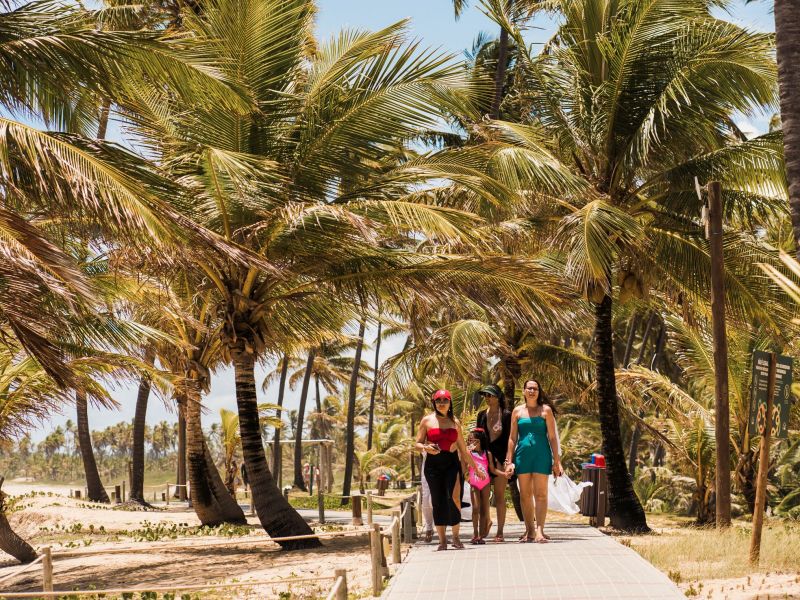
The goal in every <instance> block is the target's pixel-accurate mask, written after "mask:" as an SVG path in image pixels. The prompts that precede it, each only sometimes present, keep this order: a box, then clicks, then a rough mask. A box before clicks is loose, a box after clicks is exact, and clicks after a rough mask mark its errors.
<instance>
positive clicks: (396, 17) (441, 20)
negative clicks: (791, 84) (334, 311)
mask: <svg viewBox="0 0 800 600" xmlns="http://www.w3.org/2000/svg"><path fill="white" fill-rule="evenodd" d="M476 4H477V3H475V2H472V3H471V6H470V7H469V8H468V9H467V10H466V11H465V13H464V14H463V15H462V16H461V18H460V19H459V20H458V21H456V20H455V19H454V17H453V8H452V3H451V2H450V1H449V0H404V1H401V2H395V1H392V2H388V1H386V0H320V1H319V13H318V16H317V31H318V34H317V35H318V37H319V38H321V39H325V38H328V37H330V36H332V35H334V34H335V33H336V32H338V31H339V30H340V29H342V28H357V29H370V30H375V29H380V28H383V27H386V26H387V25H390V24H392V23H395V22H397V21H400V20H401V19H406V18H408V19H409V25H408V30H409V35H410V36H411V37H413V38H418V39H420V40H421V41H422V42H423V45H425V46H428V47H435V48H441V49H442V50H443V51H445V52H450V53H453V54H456V55H461V54H462V53H463V52H464V50H466V49H468V48H470V47H471V46H472V42H473V40H474V39H475V37H476V36H477V34H478V33H479V32H480V31H487V32H489V33H493V32H495V31H496V30H497V26H496V25H495V24H494V23H493V22H492V21H490V20H489V19H488V18H487V17H486V16H485V15H484V14H482V13H481V11H480V10H479V8H477V6H476ZM771 5H772V3H771V2H768V1H766V0H764V1H756V2H753V3H751V4H749V5H745V4H744V2H743V0H735V1H734V2H732V3H731V5H730V8H729V13H728V14H727V15H723V14H720V16H725V17H726V18H728V19H730V20H732V21H734V22H736V23H738V24H740V25H743V26H745V27H748V28H751V29H755V30H759V31H772V30H773V28H774V23H773V16H772V14H771V12H770V7H771ZM554 27H555V24H554V23H553V22H552V21H551V20H549V19H547V18H545V17H539V18H537V19H536V20H535V21H534V22H533V27H532V28H531V30H530V31H528V33H527V39H528V41H529V42H530V43H532V44H540V43H542V42H543V41H545V40H546V39H547V38H548V37H549V36H550V35H551V34H552V32H553V30H554ZM765 123H766V119H765V118H763V119H757V120H756V121H754V122H753V123H752V127H753V129H755V130H758V129H762V130H763V129H764V128H765ZM374 335H375V332H374V331H373V332H372V333H371V334H370V333H369V332H368V339H369V340H370V341H373V338H374ZM402 343H403V339H402V338H401V337H398V338H395V339H392V340H389V341H388V342H386V343H385V344H384V345H383V347H382V349H381V350H382V351H381V354H382V355H383V357H385V356H388V355H390V354H394V353H396V352H398V351H399V349H400V347H401V346H402ZM365 360H367V361H369V362H370V363H371V362H372V361H373V355H372V352H371V351H367V352H366V353H365ZM268 368H269V369H271V368H272V366H269V367H268ZM265 371H266V369H263V368H260V369H258V371H257V377H258V381H259V383H260V381H261V377H263V374H264V372H265ZM135 394H136V390H135V387H134V386H122V387H120V388H118V389H117V390H116V391H115V392H114V395H115V397H116V398H117V400H118V401H119V402H120V405H121V408H120V410H119V411H109V410H102V409H94V408H92V409H90V416H89V419H90V423H91V426H92V428H95V429H100V428H103V427H106V426H107V425H111V424H113V423H117V422H119V421H122V420H131V419H132V418H133V410H134V403H135ZM259 394H260V399H261V401H263V402H274V401H275V396H276V390H275V389H274V388H271V389H269V390H267V392H266V393H263V392H261V391H260V389H259ZM298 402H299V392H292V391H289V392H288V395H287V400H286V405H287V407H288V408H296V407H297V404H298ZM205 404H206V407H207V409H208V412H207V414H206V415H205V416H204V418H203V420H204V424H205V425H206V426H208V425H209V424H210V423H211V422H212V421H218V420H219V409H220V408H228V409H231V410H235V408H236V402H235V396H234V389H233V373H232V371H231V370H229V369H226V370H223V371H221V372H219V373H217V374H216V375H215V376H214V377H213V380H212V387H211V392H210V393H209V395H208V397H207V398H206V402H205ZM67 418H72V419H73V420H74V414H73V411H72V409H71V408H68V410H67V412H66V414H64V415H59V416H54V417H53V418H52V419H51V420H50V421H48V422H46V423H44V424H43V425H42V427H40V428H39V429H38V430H36V431H34V432H32V435H33V436H34V439H36V440H39V439H41V438H43V437H44V436H45V435H47V433H48V432H49V431H51V430H52V429H53V428H54V427H55V426H56V425H58V424H61V423H63V422H64V421H66V419H67ZM163 419H167V420H170V421H173V420H175V419H176V416H175V414H174V412H172V411H171V410H170V409H168V408H167V407H166V406H165V405H164V404H163V403H161V402H159V401H157V400H156V399H155V398H151V402H150V406H149V408H148V419H147V420H148V422H150V423H154V422H158V421H160V420H163Z"/></svg>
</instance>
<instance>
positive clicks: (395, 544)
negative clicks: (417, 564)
mask: <svg viewBox="0 0 800 600" xmlns="http://www.w3.org/2000/svg"><path fill="white" fill-rule="evenodd" d="M401 560H402V555H401V553H400V510H399V509H394V510H393V511H392V562H393V563H394V564H398V563H399V562H400V561H401Z"/></svg>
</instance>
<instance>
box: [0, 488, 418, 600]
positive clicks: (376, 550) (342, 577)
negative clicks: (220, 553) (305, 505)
mask: <svg viewBox="0 0 800 600" xmlns="http://www.w3.org/2000/svg"><path fill="white" fill-rule="evenodd" d="M353 497H354V498H359V500H360V498H361V496H360V495H354V496H353ZM367 497H368V499H371V498H370V497H369V495H368V496H367ZM417 497H418V496H417V493H413V494H411V495H409V496H407V497H405V498H403V499H401V501H400V503H399V504H397V505H394V506H395V507H394V508H393V509H392V520H391V523H390V524H389V526H388V527H386V528H383V529H382V528H381V527H380V525H379V524H377V523H371V525H370V526H369V527H365V528H363V529H354V530H351V531H335V532H333V531H332V532H321V533H312V534H307V535H293V536H284V537H275V538H273V537H266V536H259V537H258V538H257V539H238V540H220V541H218V542H206V543H203V544H197V543H196V541H195V540H186V541H187V542H190V543H189V544H177V545H176V543H175V542H172V543H170V544H162V545H160V546H148V547H147V550H148V551H150V552H152V551H153V550H180V549H181V548H183V547H186V546H188V547H191V548H194V549H197V548H206V547H218V546H231V545H250V544H263V543H266V542H270V543H274V544H279V543H281V542H288V541H297V540H307V539H332V538H340V537H355V536H362V535H365V534H369V539H370V559H371V560H370V562H371V566H372V578H371V579H372V595H373V596H375V597H377V596H379V595H380V593H381V589H382V587H383V577H384V576H386V575H388V573H389V569H388V566H387V563H386V554H387V552H386V550H385V549H384V546H383V544H384V539H386V540H387V541H388V540H389V539H391V551H392V562H393V563H394V564H399V563H400V562H401V561H402V552H401V550H402V548H401V533H402V534H403V538H404V539H405V540H406V542H407V543H408V542H410V541H411V540H412V539H413V534H414V531H413V529H414V525H413V510H414V506H415V505H416V502H417ZM358 504H359V517H360V502H358ZM354 507H355V503H354ZM368 507H369V509H370V511H369V512H370V515H369V516H370V521H371V520H372V519H371V516H372V515H371V512H372V510H371V503H370V504H368ZM399 507H402V509H401V508H399ZM409 509H410V510H409ZM354 519H355V508H354ZM41 551H42V553H41V555H40V556H38V557H37V558H36V559H35V560H33V561H32V562H30V563H28V564H27V565H25V566H23V567H22V568H20V569H18V570H17V571H14V572H13V573H10V574H8V575H6V576H5V577H3V578H0V583H7V582H10V581H11V580H13V579H15V578H16V577H18V576H19V575H22V574H23V573H25V572H27V571H29V570H30V569H31V568H32V567H33V566H35V565H36V564H39V563H41V564H42V591H40V592H0V599H11V598H54V597H58V596H63V595H65V594H69V595H100V594H127V593H136V592H170V591H176V590H205V589H222V588H234V587H254V586H262V585H278V584H286V583H301V582H305V581H324V580H327V579H332V580H333V585H332V587H331V589H330V591H329V593H328V596H327V598H328V600H334V599H335V600H346V599H347V571H346V570H344V569H337V570H336V572H335V575H334V576H333V577H308V578H302V577H301V578H293V579H283V580H271V581H247V582H237V583H204V584H170V585H166V586H155V587H138V588H109V589H102V590H97V589H95V590H62V591H53V559H54V558H75V557H80V556H91V555H98V554H125V553H131V552H141V549H137V548H130V547H129V548H107V549H102V548H95V549H93V550H77V551H76V550H72V551H69V550H68V551H63V552H62V551H59V552H58V554H56V555H53V554H52V551H51V548H50V546H46V547H44V548H42V549H41Z"/></svg>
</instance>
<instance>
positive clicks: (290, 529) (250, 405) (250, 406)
mask: <svg viewBox="0 0 800 600" xmlns="http://www.w3.org/2000/svg"><path fill="white" fill-rule="evenodd" d="M232 356H233V366H234V369H235V372H236V405H237V406H238V408H239V432H240V435H241V438H242V454H243V456H244V462H245V465H246V469H247V477H248V479H249V480H250V489H251V490H252V497H253V504H254V505H255V509H256V513H257V514H258V519H259V521H260V522H261V525H262V527H264V529H265V530H266V532H267V533H268V534H269V535H270V536H271V537H273V538H276V537H289V536H297V535H311V534H313V531H312V530H311V527H309V526H308V523H306V522H305V521H304V520H303V517H301V516H300V515H299V514H298V513H297V511H296V510H294V508H292V507H291V505H290V504H289V502H288V501H287V500H286V498H284V497H283V494H281V491H280V490H279V489H278V484H277V483H276V482H275V479H274V478H273V477H272V473H271V472H270V470H269V466H267V456H266V454H264V442H263V440H262V439H261V425H260V422H259V418H258V398H257V397H256V379H255V357H254V356H253V355H252V354H250V353H248V352H247V351H246V350H245V349H239V348H236V349H235V350H234V352H232ZM280 545H281V547H282V548H283V549H284V550H299V549H303V548H315V547H318V546H320V545H321V544H320V541H319V539H317V538H309V539H304V540H294V541H288V542H280Z"/></svg>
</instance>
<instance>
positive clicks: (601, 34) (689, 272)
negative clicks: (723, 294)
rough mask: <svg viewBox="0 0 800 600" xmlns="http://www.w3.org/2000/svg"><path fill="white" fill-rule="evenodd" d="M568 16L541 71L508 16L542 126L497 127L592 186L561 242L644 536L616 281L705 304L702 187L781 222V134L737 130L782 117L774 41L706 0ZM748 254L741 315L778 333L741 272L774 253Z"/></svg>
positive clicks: (613, 474) (622, 509) (733, 304)
mask: <svg viewBox="0 0 800 600" xmlns="http://www.w3.org/2000/svg"><path fill="white" fill-rule="evenodd" d="M556 7H557V8H558V9H559V11H560V12H561V13H562V15H563V20H562V24H561V25H560V27H559V29H558V31H557V33H556V35H555V37H554V38H553V39H552V41H551V42H550V43H549V44H548V45H547V49H546V52H544V53H543V54H542V55H540V56H536V57H534V56H531V55H530V54H529V53H528V51H527V50H526V46H525V45H524V40H523V39H522V37H521V35H520V33H519V30H518V29H516V28H515V27H514V25H513V24H512V23H509V22H508V20H507V19H505V17H504V16H503V15H498V14H496V15H495V18H498V19H499V20H501V21H503V22H504V23H505V25H506V26H507V27H508V28H509V30H510V31H511V32H512V34H513V35H514V37H515V39H516V40H517V43H518V47H519V48H520V49H524V52H521V53H520V60H522V61H524V63H525V64H524V69H525V71H526V74H527V75H526V77H527V81H526V83H527V85H526V86H525V89H524V90H518V93H520V94H521V97H522V98H524V100H523V106H524V107H525V110H524V111H523V114H527V115H530V116H529V117H527V118H526V119H525V122H524V123H523V124H503V123H498V124H495V125H494V126H490V128H493V129H494V131H495V138H494V139H495V140H497V142H499V143H501V144H502V143H504V142H505V143H508V144H510V147H511V148H515V149H521V148H527V149H528V150H529V151H533V149H534V148H536V149H537V150H538V151H539V152H540V153H544V154H540V160H542V157H543V156H549V157H550V158H549V159H547V160H550V159H552V160H554V161H556V162H557V163H558V164H559V165H561V167H562V168H563V169H564V170H565V171H568V172H569V173H571V174H572V176H574V177H578V178H580V179H581V180H583V185H584V189H583V191H580V190H577V189H576V188H573V191H572V193H570V194H569V195H568V196H567V195H564V196H562V197H563V199H564V200H566V201H567V202H568V206H565V205H563V204H562V205H561V207H559V208H556V209H555V210H554V214H555V215H561V222H560V226H559V231H558V232H557V234H556V235H555V237H554V240H555V242H556V243H557V244H560V245H561V247H562V248H564V252H565V258H566V261H567V268H568V272H569V273H570V274H571V276H572V277H573V278H574V280H575V281H576V282H577V284H578V285H579V286H580V287H581V288H582V289H583V290H584V292H585V294H586V297H587V299H588V300H589V301H590V302H591V304H592V306H593V310H594V321H595V332H594V342H593V351H594V356H595V365H596V366H595V369H596V372H595V375H596V384H597V398H598V407H599V414H600V425H601V430H602V433H603V451H604V454H605V455H606V461H607V464H608V477H609V491H610V494H609V495H610V502H611V519H612V525H614V526H615V527H618V528H620V529H624V530H633V531H636V530H645V529H647V524H646V519H645V514H644V511H643V510H642V507H641V504H640V503H639V501H638V499H637V498H636V496H635V494H634V492H633V488H632V486H631V480H630V477H629V474H628V470H627V465H626V461H625V456H624V452H623V449H622V437H621V432H620V423H619V409H618V400H617V390H616V381H615V377H614V366H615V361H614V333H613V329H612V308H613V304H614V301H613V298H614V294H615V280H618V281H619V282H620V283H623V284H624V285H625V286H626V287H630V286H629V284H630V283H631V282H633V283H635V284H636V285H635V286H634V287H636V288H637V289H638V290H640V293H645V291H644V290H646V288H648V287H659V288H660V289H664V290H671V291H672V292H675V291H676V290H680V291H682V292H683V293H684V294H685V297H686V298H691V299H692V301H696V302H700V303H703V302H705V301H706V299H707V294H708V289H709V284H708V278H707V276H705V273H707V272H708V271H707V270H704V269H703V267H705V269H707V268H708V264H709V262H708V247H707V243H706V242H705V240H704V236H703V231H702V228H701V224H700V222H699V216H700V206H699V204H698V201H697V199H696V197H695V196H694V195H693V193H694V190H693V187H694V177H695V176H697V177H699V178H700V179H701V180H703V181H705V180H708V179H710V178H712V177H713V178H716V179H719V180H721V182H722V185H723V189H724V190H725V192H724V195H725V206H726V212H727V213H728V215H731V216H739V217H742V216H744V215H747V214H768V213H773V214H774V213H775V212H779V211H780V209H781V207H780V204H781V203H782V202H784V200H783V198H784V179H783V175H782V167H783V165H782V160H781V151H780V150H781V148H780V144H781V142H780V138H779V136H776V135H767V136H762V137H761V138H757V139H755V140H750V141H746V142H741V143H733V139H734V136H733V135H732V134H733V133H734V127H733V126H732V122H731V115H732V114H733V112H734V111H737V110H739V111H749V110H755V109H758V108H760V107H770V106H773V105H774V104H775V101H776V93H775V64H774V62H773V60H772V58H771V52H772V44H771V40H770V38H769V36H767V35H762V34H754V33H750V32H747V31H744V30H742V29H741V28H739V27H737V26H735V25H733V24H731V23H728V22H725V21H721V20H718V19H715V18H714V17H712V16H711V15H710V12H709V9H710V5H709V3H707V2H703V1H689V2H684V3H681V4H680V5H677V4H675V3H671V2H662V1H656V2H652V3H649V4H646V5H645V4H642V3H639V2H635V1H622V2H611V1H608V2H605V1H602V2H599V3H598V2H594V1H589V0H564V1H560V2H557V3H556ZM734 57H735V60H734V61H733V63H731V60H729V59H733V58H734ZM722 73H724V74H725V75H724V78H723V79H724V81H723V82H721V80H720V77H719V76H720V74H722ZM517 151H518V152H521V150H517ZM551 164H552V163H551ZM518 168H520V169H522V168H523V165H522V164H520V166H519V167H518ZM526 168H529V167H526ZM567 198H569V199H567ZM741 241H742V243H743V244H742V245H741V246H739V247H738V248H736V249H732V251H731V252H729V253H728V255H727V256H726V269H728V272H727V273H728V275H727V276H728V278H729V281H728V285H727V294H728V295H727V298H726V301H727V304H728V307H729V309H730V310H731V311H733V313H734V314H739V315H745V314H750V315H753V314H758V315H759V318H762V319H766V320H768V321H769V320H771V317H770V315H769V314H767V311H764V310H763V305H759V304H758V303H756V304H755V305H754V304H753V303H752V302H750V299H751V298H752V297H754V296H755V295H751V294H752V292H751V291H750V290H749V289H748V287H746V286H749V285H751V284H752V285H756V286H759V285H760V288H759V293H763V294H764V295H765V297H768V296H769V295H770V293H771V292H770V289H769V286H766V285H765V284H764V283H763V282H762V283H761V284H758V283H757V282H756V281H754V278H753V273H752V269H751V268H750V265H749V264H747V265H743V264H741V262H738V263H737V260H736V256H737V255H738V256H741V255H742V253H743V254H744V255H749V254H756V255H763V256H764V257H765V261H767V262H769V261H770V260H774V257H773V258H770V257H769V253H768V252H764V251H763V249H762V250H759V249H758V247H757V245H754V244H752V243H751V242H748V241H746V240H741ZM737 250H738V252H737ZM700 265H702V267H701V266H700ZM744 280H747V283H746V284H745V283H744Z"/></svg>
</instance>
